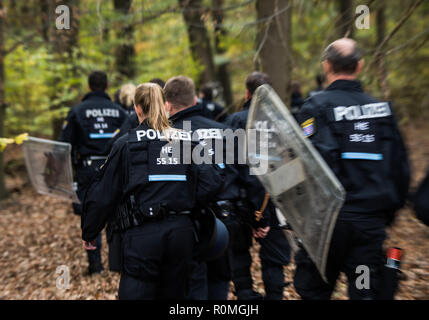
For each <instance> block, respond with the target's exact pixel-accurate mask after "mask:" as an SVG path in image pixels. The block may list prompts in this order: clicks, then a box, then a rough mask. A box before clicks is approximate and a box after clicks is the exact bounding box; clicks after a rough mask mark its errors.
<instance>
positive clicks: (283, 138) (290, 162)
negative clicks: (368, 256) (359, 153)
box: [247, 85, 345, 280]
mask: <svg viewBox="0 0 429 320" xmlns="http://www.w3.org/2000/svg"><path fill="white" fill-rule="evenodd" d="M247 139H248V140H247V141H248V145H247V146H248V150H247V156H248V161H249V163H250V167H251V173H252V174H255V175H257V177H258V179H259V180H260V181H261V183H262V184H263V185H264V187H265V189H266V191H267V192H268V193H269V194H270V196H271V199H272V200H273V202H274V203H275V205H276V207H277V208H278V209H280V211H281V213H282V214H283V215H284V216H285V217H286V219H287V222H288V224H289V225H290V226H291V227H292V229H293V230H294V232H295V234H296V236H297V237H299V238H300V240H301V241H302V244H303V246H304V248H305V249H306V250H307V252H308V254H309V256H310V257H311V259H312V260H313V261H314V263H315V264H316V266H317V268H318V270H319V272H320V274H321V275H322V277H323V278H324V279H325V280H326V277H325V268H326V260H327V254H328V251H329V244H330V241H331V235H332V232H333V229H334V226H335V222H336V219H337V215H338V213H339V210H340V208H341V207H342V205H343V202H344V199H345V191H344V189H343V187H342V185H341V183H340V182H339V181H338V179H337V178H336V177H335V175H334V174H333V172H332V171H331V170H330V168H329V167H328V165H327V164H326V163H325V161H324V160H323V159H322V157H321V156H320V154H319V153H318V152H317V151H316V149H315V148H314V147H313V146H312V144H311V143H310V142H309V141H307V139H306V138H305V137H304V136H303V134H302V128H301V127H300V126H299V125H298V124H297V122H296V121H295V119H294V118H293V116H292V115H291V114H290V112H289V111H288V109H287V108H286V106H285V105H284V104H283V102H282V101H281V100H280V98H279V97H278V95H277V94H276V93H275V91H274V90H273V89H272V88H271V87H270V86H269V85H263V86H261V87H259V88H258V89H257V90H256V92H255V94H254V95H253V98H252V104H251V107H250V112H249V118H248V121H247Z"/></svg>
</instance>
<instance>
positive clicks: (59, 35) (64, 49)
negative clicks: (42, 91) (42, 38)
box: [45, 0, 80, 139]
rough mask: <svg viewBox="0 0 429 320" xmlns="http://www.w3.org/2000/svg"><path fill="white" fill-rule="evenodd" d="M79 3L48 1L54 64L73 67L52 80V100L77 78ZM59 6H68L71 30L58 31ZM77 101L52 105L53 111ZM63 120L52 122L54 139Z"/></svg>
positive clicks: (57, 119) (50, 40)
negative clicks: (67, 81) (66, 80)
mask: <svg viewBox="0 0 429 320" xmlns="http://www.w3.org/2000/svg"><path fill="white" fill-rule="evenodd" d="M79 1H80V0H48V1H47V4H45V9H48V13H47V17H48V18H49V19H50V20H49V29H48V33H49V36H48V40H49V42H48V45H49V47H50V48H51V53H52V55H53V63H61V64H65V65H67V66H69V67H71V69H70V72H69V73H68V74H56V75H55V77H54V79H52V83H51V84H50V85H51V88H52V89H53V92H52V95H51V100H55V99H58V97H59V95H60V94H62V92H63V90H62V88H63V87H62V86H63V85H64V81H65V80H64V79H66V78H72V77H76V75H77V73H78V70H77V66H76V64H75V61H74V53H75V50H76V49H78V37H79ZM59 5H66V6H67V7H69V9H70V29H69V30H67V29H57V27H56V19H57V17H58V15H57V14H52V12H53V13H55V9H56V7H57V6H59ZM66 89H67V90H73V88H66ZM74 102H75V101H68V102H67V101H66V102H63V103H62V104H61V105H52V106H51V111H54V110H56V109H58V108H60V107H62V106H64V105H68V106H69V107H71V106H72V105H73V103H74ZM62 122H63V119H61V118H54V119H53V120H52V131H53V133H52V135H53V139H57V138H58V136H59V134H60V132H61V126H62Z"/></svg>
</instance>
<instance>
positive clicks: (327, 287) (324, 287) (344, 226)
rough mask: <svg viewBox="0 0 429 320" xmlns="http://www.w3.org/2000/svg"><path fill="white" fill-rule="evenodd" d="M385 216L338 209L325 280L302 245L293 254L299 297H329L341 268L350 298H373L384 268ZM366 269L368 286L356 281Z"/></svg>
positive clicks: (318, 298)
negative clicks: (363, 269)
mask: <svg viewBox="0 0 429 320" xmlns="http://www.w3.org/2000/svg"><path fill="white" fill-rule="evenodd" d="M385 223H386V220H385V219H383V218H382V216H381V215H380V216H375V215H373V216H370V215H367V216H365V215H362V214H360V215H359V214H349V213H340V216H339V218H338V220H337V224H336V226H335V229H334V232H333V235H332V240H331V246H330V250H329V254H328V261H327V267H326V275H327V278H328V283H326V282H324V281H323V279H322V277H321V276H320V274H319V272H318V271H317V269H316V266H315V265H314V263H313V262H312V260H311V259H310V258H309V256H308V254H307V252H306V251H305V250H304V249H301V250H300V251H299V252H298V253H297V254H296V256H295V262H296V270H295V276H294V285H295V289H296V291H297V292H298V293H299V295H300V296H301V298H302V299H314V300H316V299H317V300H324V299H330V297H331V295H332V292H333V290H334V288H335V283H336V280H337V279H338V276H339V274H340V272H344V273H345V274H346V276H347V280H348V294H349V297H350V299H356V300H358V299H359V300H363V299H376V298H377V294H378V292H379V290H380V285H381V281H382V279H381V275H382V272H383V268H384V267H383V264H384V260H385V259H384V254H383V242H384V239H385V237H386V232H385ZM358 266H364V267H368V269H369V276H370V277H369V288H368V289H367V288H365V287H363V288H362V286H359V285H357V282H356V280H358V281H359V280H360V279H358V277H360V276H361V275H363V272H362V271H361V270H362V269H358Z"/></svg>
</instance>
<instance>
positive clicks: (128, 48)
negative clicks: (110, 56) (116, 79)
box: [113, 0, 136, 80]
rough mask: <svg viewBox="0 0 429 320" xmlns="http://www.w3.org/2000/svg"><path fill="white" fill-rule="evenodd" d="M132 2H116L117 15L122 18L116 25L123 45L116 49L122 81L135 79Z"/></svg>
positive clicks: (117, 0)
mask: <svg viewBox="0 0 429 320" xmlns="http://www.w3.org/2000/svg"><path fill="white" fill-rule="evenodd" d="M131 3H132V0H114V1H113V4H114V7H115V11H116V14H117V15H118V16H120V17H122V19H121V21H119V23H118V25H115V30H117V33H116V39H121V43H120V44H119V45H118V46H117V47H116V48H115V65H116V70H117V71H118V73H119V75H120V77H121V79H120V80H125V79H127V80H128V79H133V78H134V76H135V74H136V69H135V55H136V53H135V48H134V27H133V23H132V16H131V15H130V13H131Z"/></svg>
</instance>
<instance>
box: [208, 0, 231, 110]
mask: <svg viewBox="0 0 429 320" xmlns="http://www.w3.org/2000/svg"><path fill="white" fill-rule="evenodd" d="M223 3H224V1H223V0H213V13H212V14H213V21H214V31H215V52H216V54H218V55H223V54H225V51H226V50H225V48H224V47H222V44H221V42H222V37H225V36H226V34H227V31H226V30H225V28H224V27H223V25H222V24H223V18H224V15H223ZM228 66H229V62H228V61H222V62H221V63H220V64H219V66H218V68H217V78H218V79H219V82H220V83H221V85H222V88H223V98H224V99H225V103H226V105H228V106H229V105H231V104H232V102H233V101H232V90H231V79H230V76H229V70H228Z"/></svg>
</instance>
